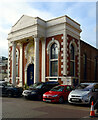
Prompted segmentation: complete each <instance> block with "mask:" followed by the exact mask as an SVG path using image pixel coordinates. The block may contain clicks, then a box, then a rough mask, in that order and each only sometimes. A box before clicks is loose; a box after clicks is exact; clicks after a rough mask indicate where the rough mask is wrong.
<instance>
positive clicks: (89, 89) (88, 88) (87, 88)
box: [83, 85, 94, 91]
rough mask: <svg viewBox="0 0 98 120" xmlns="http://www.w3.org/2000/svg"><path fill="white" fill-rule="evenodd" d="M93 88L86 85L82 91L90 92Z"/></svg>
mask: <svg viewBox="0 0 98 120" xmlns="http://www.w3.org/2000/svg"><path fill="white" fill-rule="evenodd" d="M93 87H94V86H93V85H88V86H87V87H85V88H84V89H83V91H91V90H92V89H93Z"/></svg>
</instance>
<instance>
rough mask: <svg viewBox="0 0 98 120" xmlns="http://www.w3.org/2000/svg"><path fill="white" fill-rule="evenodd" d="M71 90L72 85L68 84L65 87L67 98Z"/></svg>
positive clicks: (65, 96)
mask: <svg viewBox="0 0 98 120" xmlns="http://www.w3.org/2000/svg"><path fill="white" fill-rule="evenodd" d="M70 91H71V87H70V86H66V87H65V89H64V99H65V100H67V99H68V95H69V93H70Z"/></svg>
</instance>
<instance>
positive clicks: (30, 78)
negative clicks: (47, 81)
mask: <svg viewBox="0 0 98 120" xmlns="http://www.w3.org/2000/svg"><path fill="white" fill-rule="evenodd" d="M33 83H34V64H30V65H29V66H28V69H27V85H28V86H30V85H32V84H33Z"/></svg>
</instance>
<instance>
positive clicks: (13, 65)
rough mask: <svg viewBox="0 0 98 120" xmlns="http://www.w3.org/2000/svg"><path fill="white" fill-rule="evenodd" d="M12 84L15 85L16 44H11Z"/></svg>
mask: <svg viewBox="0 0 98 120" xmlns="http://www.w3.org/2000/svg"><path fill="white" fill-rule="evenodd" d="M12 84H13V85H16V43H15V42H13V43H12Z"/></svg>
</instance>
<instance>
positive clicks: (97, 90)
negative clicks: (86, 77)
mask: <svg viewBox="0 0 98 120" xmlns="http://www.w3.org/2000/svg"><path fill="white" fill-rule="evenodd" d="M94 91H95V92H98V84H96V85H95V86H94Z"/></svg>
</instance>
